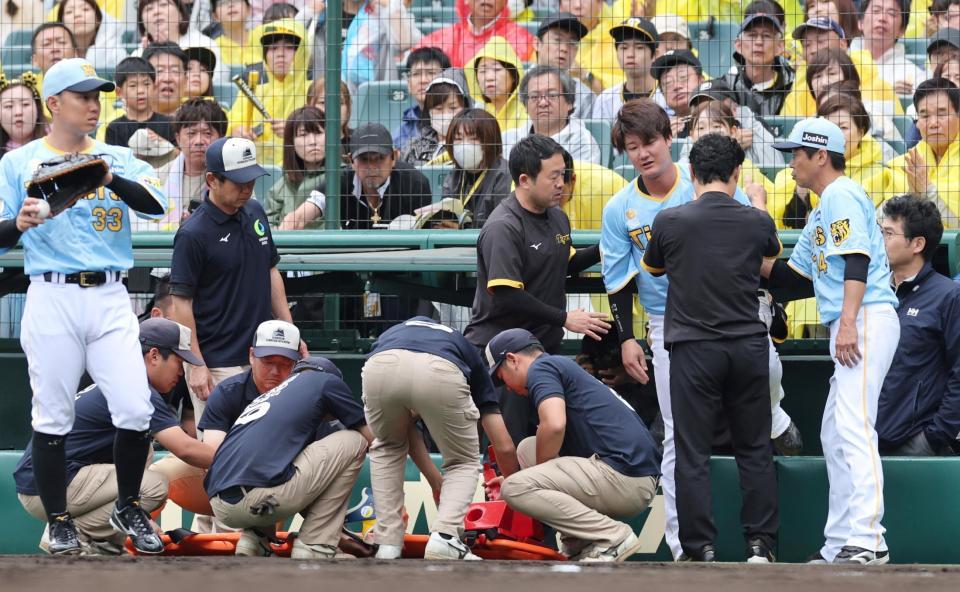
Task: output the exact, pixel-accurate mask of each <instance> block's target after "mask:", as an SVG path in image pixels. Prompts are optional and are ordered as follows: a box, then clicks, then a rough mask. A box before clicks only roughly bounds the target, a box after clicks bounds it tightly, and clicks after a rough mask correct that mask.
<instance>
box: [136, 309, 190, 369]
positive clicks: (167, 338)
mask: <svg viewBox="0 0 960 592" xmlns="http://www.w3.org/2000/svg"><path fill="white" fill-rule="evenodd" d="M190 335H191V331H190V328H189V327H185V326H183V325H181V324H180V323H177V322H175V321H171V320H169V319H165V318H163V317H153V318H150V319H147V320H145V321H143V322H142V323H140V343H141V344H142V345H145V346H147V347H155V348H157V349H166V350H170V351H172V352H173V353H175V354H177V355H178V356H180V358H181V359H182V360H183V361H184V362H186V363H188V364H193V365H194V366H203V362H202V361H201V360H200V358H198V357H197V356H196V355H194V353H193V351H191V350H190Z"/></svg>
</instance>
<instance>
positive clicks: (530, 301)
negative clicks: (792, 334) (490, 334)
mask: <svg viewBox="0 0 960 592" xmlns="http://www.w3.org/2000/svg"><path fill="white" fill-rule="evenodd" d="M493 304H494V306H495V307H496V308H497V310H499V311H501V312H503V311H510V312H511V313H512V314H514V315H517V316H520V317H527V318H530V319H533V320H537V321H540V322H543V323H547V324H549V325H553V326H555V327H562V326H563V324H564V323H565V322H567V311H565V310H561V309H559V308H556V307H553V306H550V305H548V304H544V303H543V302H540V301H539V300H537V298H536V297H535V296H533V295H531V294H530V293H529V292H527V291H526V290H519V289H517V288H512V287H510V286H496V287H495V288H493Z"/></svg>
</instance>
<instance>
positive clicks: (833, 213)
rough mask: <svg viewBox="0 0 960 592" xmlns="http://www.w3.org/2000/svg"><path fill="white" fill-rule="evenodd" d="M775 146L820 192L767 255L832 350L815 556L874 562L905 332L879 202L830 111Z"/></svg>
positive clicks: (883, 559)
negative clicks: (882, 400) (819, 543)
mask: <svg viewBox="0 0 960 592" xmlns="http://www.w3.org/2000/svg"><path fill="white" fill-rule="evenodd" d="M774 147H775V148H776V149H778V150H781V151H784V152H787V151H789V152H793V160H792V162H791V163H790V166H791V168H792V169H793V178H794V179H796V181H797V186H799V187H804V188H807V189H809V190H811V191H813V192H814V193H816V194H818V195H820V205H819V206H818V207H817V208H816V209H814V210H813V211H812V212H811V213H810V217H809V218H808V220H807V224H806V226H804V228H803V232H802V233H801V234H800V239H799V240H798V241H797V246H796V247H795V248H794V250H793V253H792V254H791V255H790V260H789V261H788V262H786V263H784V262H783V261H779V260H778V261H777V262H776V263H773V262H767V263H765V264H764V275H767V276H769V277H770V286H771V288H776V287H778V286H797V287H806V288H808V289H809V287H810V284H811V282H812V284H813V286H812V287H813V292H814V294H815V295H816V297H817V308H818V310H819V311H820V319H821V320H822V322H823V324H824V325H827V326H828V327H830V353H831V355H833V357H834V358H835V360H836V361H835V362H834V371H833V378H832V379H831V380H830V394H829V395H828V396H827V404H826V408H825V409H824V411H823V422H822V425H821V428H820V440H821V442H822V443H823V456H824V458H825V460H826V463H827V478H828V479H829V481H830V498H829V499H830V508H829V513H828V514H827V524H826V526H825V527H824V530H823V534H824V538H825V539H826V540H825V543H824V545H823V547H822V548H821V549H820V551H819V552H818V553H816V554H815V555H814V556H813V557H811V559H810V562H811V563H826V562H830V561H832V562H835V563H852V564H861V565H876V564H882V563H887V562H888V561H889V560H890V555H889V552H888V551H887V544H886V542H885V541H884V538H883V533H884V528H883V525H882V524H881V523H880V521H881V520H882V519H883V470H882V468H881V466H880V455H879V454H878V452H877V432H876V430H875V429H874V423H875V422H876V419H877V402H878V399H879V397H880V388H881V386H882V385H883V379H884V378H885V377H886V374H887V370H888V369H889V368H890V363H891V361H892V360H893V355H894V353H895V352H896V349H897V342H898V341H899V339H900V323H899V320H898V319H897V313H896V311H895V310H894V307H895V306H896V305H897V297H896V295H895V294H894V292H893V289H892V288H891V287H890V266H889V264H888V262H887V255H886V251H885V250H884V245H883V236H882V234H881V232H880V226H879V225H878V224H877V221H876V218H875V216H876V214H875V212H874V207H873V202H872V201H871V199H870V198H869V197H867V194H866V193H864V191H863V188H862V187H860V186H859V185H857V184H856V183H854V182H853V181H852V180H850V178H848V177H846V176H844V174H843V171H844V168H845V166H846V163H845V162H844V156H843V155H844V137H843V132H841V131H840V128H839V127H837V126H836V125H834V124H833V123H831V122H829V121H827V120H825V119H813V118H811V119H804V120H803V121H800V122H799V123H797V125H796V126H795V127H794V128H793V131H791V133H790V136H789V137H788V138H787V140H786V141H785V142H780V143H778V144H775V145H774Z"/></svg>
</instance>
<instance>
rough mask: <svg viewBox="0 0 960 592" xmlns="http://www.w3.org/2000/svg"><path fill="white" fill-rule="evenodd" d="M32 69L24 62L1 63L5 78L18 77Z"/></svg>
mask: <svg viewBox="0 0 960 592" xmlns="http://www.w3.org/2000/svg"><path fill="white" fill-rule="evenodd" d="M30 69H32V66H31V65H30V63H29V62H28V63H26V64H8V63H6V62H4V63H3V71H4V73H6V75H7V78H19V77H20V75H21V74H23V73H24V72H26V71H28V70H30Z"/></svg>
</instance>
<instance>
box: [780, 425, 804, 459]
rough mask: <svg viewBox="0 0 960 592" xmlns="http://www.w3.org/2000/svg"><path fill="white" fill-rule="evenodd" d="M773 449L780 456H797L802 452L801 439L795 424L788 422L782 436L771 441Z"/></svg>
mask: <svg viewBox="0 0 960 592" xmlns="http://www.w3.org/2000/svg"><path fill="white" fill-rule="evenodd" d="M773 447H774V449H775V450H776V451H777V454H779V455H780V456H797V455H799V454H800V452H801V451H802V450H803V438H802V437H801V436H800V430H799V428H797V424H795V423H793V422H792V421H791V422H790V425H789V426H787V429H786V430H784V431H783V433H782V434H780V435H779V436H777V437H776V438H774V439H773Z"/></svg>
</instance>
